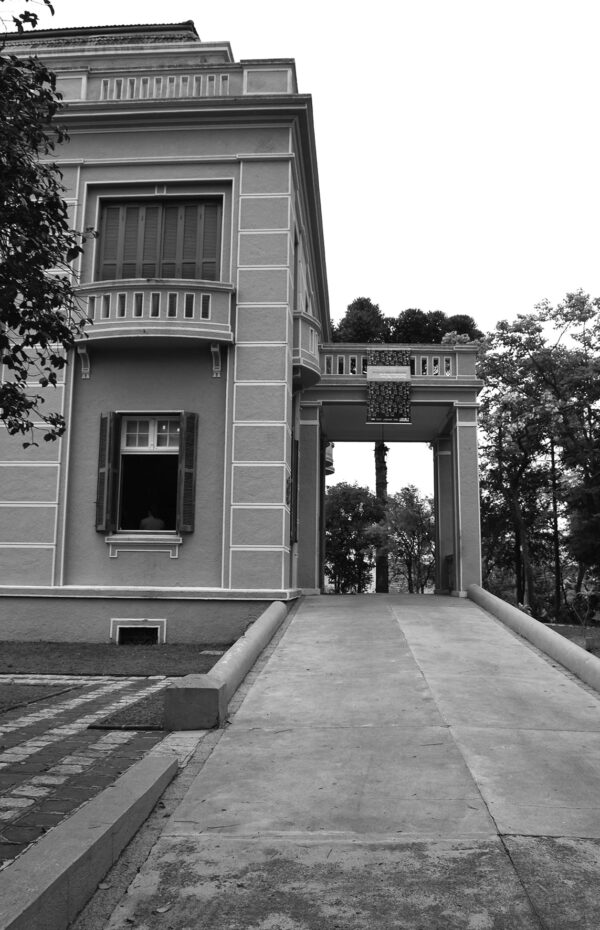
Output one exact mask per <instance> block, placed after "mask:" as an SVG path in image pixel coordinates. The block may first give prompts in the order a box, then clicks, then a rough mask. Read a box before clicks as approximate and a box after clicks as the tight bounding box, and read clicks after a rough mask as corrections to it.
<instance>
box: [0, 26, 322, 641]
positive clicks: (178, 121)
mask: <svg viewBox="0 0 600 930" xmlns="http://www.w3.org/2000/svg"><path fill="white" fill-rule="evenodd" d="M8 50H14V51H15V52H16V53H17V54H20V55H26V54H29V53H35V54H38V55H39V56H40V57H41V58H43V60H44V61H45V62H46V63H47V64H48V66H49V67H50V68H51V69H52V70H53V71H54V72H55V73H56V74H57V76H58V89H59V90H60V91H61V92H62V93H63V95H64V99H65V101H66V102H67V107H66V109H65V111H64V112H63V113H62V114H61V120H62V122H63V123H64V125H65V126H66V127H67V129H68V133H69V137H70V141H69V142H68V144H65V145H64V146H61V148H60V151H58V153H57V161H58V164H59V165H60V168H61V170H62V172H63V175H64V183H65V185H66V187H67V195H66V198H67V202H68V204H69V205H70V208H71V211H72V215H71V219H72V224H73V226H74V227H75V228H77V229H85V228H88V227H93V228H94V229H95V230H96V231H97V233H98V235H97V238H96V239H94V240H90V241H89V243H88V245H87V247H86V250H85V254H84V256H83V258H82V260H81V262H80V263H79V266H78V267H77V268H76V269H75V270H76V273H77V277H78V282H79V286H78V289H79V294H80V297H81V300H82V301H83V303H84V305H85V307H86V308H87V313H88V316H89V318H90V320H91V325H90V326H89V328H88V335H87V338H86V339H85V340H82V341H81V342H80V344H79V345H78V347H77V357H76V359H73V360H72V363H71V364H70V365H68V366H67V369H66V375H65V379H64V381H63V382H62V384H61V385H60V387H59V389H58V390H57V391H54V392H51V394H50V396H49V397H48V400H47V404H48V405H49V404H55V405H56V406H57V407H58V408H59V409H60V410H61V411H63V412H64V414H65V416H66V418H67V421H68V423H69V428H68V432H67V434H66V436H65V437H64V438H63V439H62V440H61V441H60V442H58V443H51V444H48V443H42V444H41V445H40V447H39V448H38V449H31V448H30V449H28V450H23V449H22V446H21V441H20V440H19V439H18V438H17V439H10V438H9V437H8V436H7V435H6V431H5V430H2V431H1V452H0V460H2V462H3V465H2V471H1V477H2V481H1V483H0V487H1V488H2V489H3V490H2V491H0V495H1V497H2V504H1V515H2V526H3V531H2V540H1V543H0V545H1V549H0V558H1V561H2V584H3V590H4V594H5V597H9V598H10V607H7V606H6V603H7V602H6V601H5V604H4V607H3V608H2V609H3V612H7V611H8V612H10V611H11V610H12V611H13V612H14V613H15V625H17V626H18V624H19V623H26V624H27V625H28V628H29V626H31V624H33V623H34V621H33V620H29V619H28V618H30V617H31V615H32V614H33V613H35V611H36V609H37V608H39V602H38V601H37V600H36V601H32V597H33V596H34V595H35V597H36V599H37V598H39V597H40V596H43V597H44V610H48V611H49V612H50V615H51V618H52V619H51V620H49V621H48V623H49V624H50V625H56V623H58V622H59V620H60V616H63V617H64V618H65V619H64V630H65V635H69V633H68V631H69V629H72V628H73V623H74V618H75V617H77V618H78V619H77V623H79V624H80V625H81V626H80V631H81V633H82V635H83V636H84V637H87V636H90V637H91V638H96V636H97V635H99V636H100V638H105V634H106V629H102V631H101V632H100V627H101V626H106V623H107V622H108V621H109V619H110V618H111V617H114V616H115V609H117V608H118V609H117V615H118V614H119V613H121V614H122V613H124V614H125V616H127V615H131V616H134V617H135V616H138V617H143V616H144V615H145V614H147V612H148V606H147V605H148V599H152V600H154V602H156V597H157V596H158V597H159V598H160V599H161V600H162V601H163V604H164V605H165V609H164V611H163V613H165V614H167V615H168V616H169V618H170V622H171V620H172V626H173V627H175V626H176V625H177V624H179V626H180V627H181V629H180V631H179V633H178V634H177V635H179V636H184V637H185V636H187V635H192V633H191V627H190V624H192V625H193V623H194V618H195V617H196V616H197V614H198V611H200V612H201V613H202V614H203V615H205V616H209V615H210V614H211V610H212V611H213V612H216V613H218V614H220V616H221V617H222V616H223V611H224V609H225V608H226V609H225V614H226V615H229V614H231V616H232V617H234V618H235V617H236V616H237V615H238V614H241V615H243V610H242V608H241V607H240V605H238V606H237V609H236V605H235V603H232V602H235V600H236V599H241V600H242V601H244V600H246V599H248V598H250V599H254V600H257V599H258V600H260V599H264V600H271V599H273V598H282V599H287V598H290V597H293V596H294V595H295V593H296V592H297V588H298V585H297V577H296V576H297V568H296V559H295V547H296V542H295V539H294V528H293V526H292V523H293V522H294V521H295V519H296V514H295V508H294V507H293V506H292V496H293V485H294V481H295V478H294V474H293V472H294V468H295V467H296V466H295V462H296V455H295V450H296V449H297V427H296V424H297V423H298V421H299V396H300V393H301V390H302V388H303V386H305V385H307V384H310V383H312V382H313V381H314V380H316V379H317V378H318V372H319V352H318V346H319V344H320V342H321V341H322V338H323V335H324V334H326V332H327V326H328V307H327V283H326V272H325V261H324V249H323V235H322V227H321V214H320V199H319V187H318V175H317V163H316V152H315V142H314V132H313V122H312V112H311V100H310V97H308V96H305V95H302V94H299V93H298V89H297V85H296V74H295V68H294V62H293V61H290V60H273V61H271V60H269V61H244V62H235V61H234V59H233V56H232V53H231V49H230V47H229V45H228V44H227V43H203V42H201V41H200V39H199V38H198V35H197V34H196V30H195V28H194V25H193V23H183V24H175V25H170V26H169V25H167V26H140V27H109V28H98V29H66V30H51V31H47V32H40V31H37V32H35V33H29V34H27V35H26V36H23V37H19V38H15V40H14V41H13V43H12V45H9V47H8ZM223 596H225V597H226V603H225V604H223V603H221V604H220V610H217V606H216V605H214V604H213V605H212V607H211V604H210V601H211V599H215V598H216V599H217V600H221V599H222V597H223ZM199 598H200V600H199ZM167 602H168V604H167ZM53 605H54V606H53ZM154 612H156V610H154ZM159 614H160V611H159ZM178 618H179V619H178ZM232 622H234V623H235V622H237V621H236V620H235V619H234V620H233V621H232ZM34 625H35V624H34ZM84 627H87V632H86V630H85V629H84ZM188 627H190V629H188ZM223 627H224V628H226V627H227V623H224V624H223ZM49 628H50V627H48V629H49ZM186 631H187V632H186ZM172 633H173V635H176V634H175V630H174V628H173V630H172Z"/></svg>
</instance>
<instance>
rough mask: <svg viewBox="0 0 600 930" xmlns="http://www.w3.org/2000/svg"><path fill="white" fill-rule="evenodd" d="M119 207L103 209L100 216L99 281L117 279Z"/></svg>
mask: <svg viewBox="0 0 600 930" xmlns="http://www.w3.org/2000/svg"><path fill="white" fill-rule="evenodd" d="M120 218H121V209H120V207H105V208H104V211H103V216H102V220H103V222H102V231H101V233H100V235H101V237H102V241H101V243H100V249H101V251H100V254H101V258H100V280H101V281H113V280H114V279H115V278H116V277H117V261H118V256H119V227H120Z"/></svg>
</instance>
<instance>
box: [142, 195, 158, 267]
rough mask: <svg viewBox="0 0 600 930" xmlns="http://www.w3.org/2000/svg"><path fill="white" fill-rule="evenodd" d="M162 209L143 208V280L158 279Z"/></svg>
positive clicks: (156, 207)
mask: <svg viewBox="0 0 600 930" xmlns="http://www.w3.org/2000/svg"><path fill="white" fill-rule="evenodd" d="M159 210H160V208H159V207H158V206H154V207H153V206H147V207H145V208H143V211H142V213H143V216H142V224H143V248H142V278H158V277H159V271H158V244H159V229H160V212H159Z"/></svg>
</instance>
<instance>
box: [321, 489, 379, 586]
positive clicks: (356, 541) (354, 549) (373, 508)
mask: <svg viewBox="0 0 600 930" xmlns="http://www.w3.org/2000/svg"><path fill="white" fill-rule="evenodd" d="M383 516H384V514H383V511H382V508H381V506H380V504H379V502H378V501H377V498H376V497H375V496H374V495H373V494H372V493H371V492H370V491H369V489H368V488H362V487H359V485H357V484H348V483H346V482H340V483H339V484H335V485H333V486H332V487H330V488H328V489H327V494H326V497H325V571H326V573H327V575H328V577H329V579H330V581H331V582H332V583H333V587H334V590H335V593H336V594H347V593H348V592H350V591H352V592H354V593H356V594H361V593H362V592H363V591H366V590H367V588H368V586H369V583H370V581H371V575H372V571H373V565H374V549H373V542H374V533H373V526H374V525H375V524H377V523H378V522H379V521H380V520H382V519H383Z"/></svg>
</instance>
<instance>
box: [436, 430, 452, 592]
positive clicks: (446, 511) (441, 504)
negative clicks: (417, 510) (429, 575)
mask: <svg viewBox="0 0 600 930" xmlns="http://www.w3.org/2000/svg"><path fill="white" fill-rule="evenodd" d="M433 477H434V484H433V503H434V512H435V593H436V594H449V593H450V592H451V591H452V589H453V588H454V587H455V586H456V579H455V571H454V561H455V559H454V480H453V459H452V440H451V439H450V438H447V439H437V440H436V441H435V443H434V447H433Z"/></svg>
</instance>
